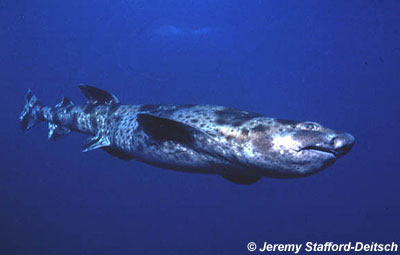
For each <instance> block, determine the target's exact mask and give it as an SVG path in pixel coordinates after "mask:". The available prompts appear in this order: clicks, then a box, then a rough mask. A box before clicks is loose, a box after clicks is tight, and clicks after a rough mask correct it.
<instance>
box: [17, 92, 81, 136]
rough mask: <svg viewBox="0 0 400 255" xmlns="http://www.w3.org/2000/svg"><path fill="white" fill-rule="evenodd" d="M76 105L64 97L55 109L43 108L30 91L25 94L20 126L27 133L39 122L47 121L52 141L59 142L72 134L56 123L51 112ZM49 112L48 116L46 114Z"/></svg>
mask: <svg viewBox="0 0 400 255" xmlns="http://www.w3.org/2000/svg"><path fill="white" fill-rule="evenodd" d="M73 105H74V104H73V103H72V102H71V100H69V99H68V98H66V97H64V98H63V99H62V100H61V102H60V103H58V104H56V105H55V106H54V107H53V108H49V107H43V105H42V104H41V103H40V102H39V100H38V99H37V97H36V96H35V95H33V93H32V91H31V90H30V89H28V91H27V92H26V94H25V105H24V107H23V108H22V111H21V114H20V115H19V120H20V125H21V129H22V131H24V132H25V131H26V130H28V129H31V128H32V127H34V126H35V125H36V124H37V123H38V122H40V121H42V120H45V121H48V122H49V134H48V138H49V139H50V140H57V139H58V138H60V137H63V136H65V135H67V134H69V133H70V132H71V130H70V129H69V128H67V127H64V126H62V125H59V124H57V123H54V122H53V121H54V120H53V119H54V118H53V117H52V116H50V115H52V114H51V111H53V110H55V111H57V110H59V109H64V108H67V107H72V106H73ZM44 112H47V114H44Z"/></svg>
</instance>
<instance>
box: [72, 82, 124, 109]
mask: <svg viewBox="0 0 400 255" xmlns="http://www.w3.org/2000/svg"><path fill="white" fill-rule="evenodd" d="M78 87H79V88H80V89H81V91H82V93H83V94H84V95H85V97H86V98H87V99H88V103H89V104H96V105H98V104H118V103H119V100H118V98H117V97H116V96H114V95H113V94H110V93H108V92H107V91H105V90H102V89H98V88H96V87H93V86H89V85H79V86H78Z"/></svg>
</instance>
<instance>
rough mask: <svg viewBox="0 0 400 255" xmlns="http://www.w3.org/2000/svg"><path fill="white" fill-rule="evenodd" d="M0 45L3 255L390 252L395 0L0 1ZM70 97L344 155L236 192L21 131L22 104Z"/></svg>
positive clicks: (394, 181) (216, 181) (78, 142)
mask: <svg viewBox="0 0 400 255" xmlns="http://www.w3.org/2000/svg"><path fill="white" fill-rule="evenodd" d="M0 38H1V39H0V49H1V54H0V55H1V56H0V80H1V93H0V102H1V128H0V139H1V145H2V146H1V154H0V155H1V168H0V254H2V255H3V254H4V255H11V254H18V255H25V254H40V255H45V254H58V255H61V254H74V255H78V254H107V255H109V254H118V255H121V254H232V255H233V254H249V252H248V251H247V248H246V245H247V243H248V242H250V241H254V242H256V243H257V244H262V242H264V241H266V242H271V243H275V242H279V243H293V242H296V243H303V244H304V243H305V242H307V241H313V242H325V241H334V242H349V241H353V242H355V241H375V242H391V241H399V238H400V231H399V229H400V221H399V215H400V198H399V195H400V186H399V178H400V167H399V165H400V157H399V142H400V139H399V138H400V132H399V130H400V101H399V93H400V89H399V85H400V72H399V70H400V69H399V67H400V2H399V1H390V0H387V1H367V0H359V1H344V0H343V1H342V0H340V1H308V0H307V1H226V0H223V1H204V0H202V1H197V0H194V1H175V0H174V1H161V0H158V1H128V0H115V1H104V0H101V1H27V0H25V1H24V0H20V1H0ZM79 84H91V85H94V86H97V87H101V88H103V89H106V90H108V91H111V92H112V93H114V94H115V95H117V96H118V98H119V99H120V100H121V101H122V102H123V103H127V104H141V103H173V104H178V103H198V104H216V105H224V106H230V107H235V108H240V109H244V110H248V111H252V112H258V113H261V114H264V115H266V116H270V117H278V118H283V119H294V120H312V121H317V122H320V123H322V124H323V125H326V126H328V127H331V128H334V129H337V130H342V131H346V132H349V133H351V134H353V135H354V136H355V138H356V144H355V146H354V148H353V150H352V151H351V152H350V153H349V154H348V155H346V156H344V157H343V158H341V159H339V160H338V161H337V162H336V163H335V164H334V165H333V166H331V167H329V168H327V169H326V170H324V171H322V172H321V173H318V174H316V175H313V176H310V177H307V178H303V179H293V180H280V179H268V178H263V179H262V180H260V181H259V182H257V183H255V184H253V185H250V186H240V185H235V184H233V183H230V182H228V181H226V180H224V179H222V178H221V177H219V176H214V175H200V174H188V173H180V172H174V171H169V170H163V169H159V168H156V167H152V166H148V165H145V164H143V163H139V162H136V161H122V160H118V159H116V158H113V157H111V156H109V155H108V154H106V153H105V152H103V151H101V150H98V151H92V152H88V153H82V152H81V148H82V144H83V143H84V141H85V140H86V139H87V138H88V137H87V136H85V135H82V134H77V133H74V134H70V135H68V136H67V137H65V138H63V139H61V140H59V141H57V142H50V141H48V140H47V132H48V131H47V125H46V124H44V123H43V124H41V125H38V126H37V127H35V128H34V129H32V130H30V131H29V132H28V133H26V134H25V133H22V131H21V130H20V128H19V123H18V114H19V111H20V109H21V106H22V105H23V101H24V100H23V97H24V94H25V92H26V90H27V89H28V88H31V89H32V91H33V92H34V94H35V95H37V96H38V98H39V99H40V101H41V102H42V103H44V104H48V105H55V104H56V103H58V102H59V101H60V100H61V98H62V96H68V97H69V98H71V100H72V101H73V102H74V103H75V104H84V103H85V99H84V97H83V95H81V93H80V91H79V89H78V88H77V85H79ZM253 254H260V253H259V252H256V253H253ZM370 254H372V253H370Z"/></svg>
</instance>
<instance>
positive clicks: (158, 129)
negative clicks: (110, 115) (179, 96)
mask: <svg viewBox="0 0 400 255" xmlns="http://www.w3.org/2000/svg"><path fill="white" fill-rule="evenodd" d="M137 120H138V122H139V124H140V126H141V127H142V128H143V130H144V132H145V133H146V134H147V135H148V136H150V137H152V138H153V139H154V140H155V141H158V142H164V141H173V142H176V143H180V144H185V145H192V144H193V143H194V142H195V136H200V135H201V136H204V135H206V134H204V133H203V132H201V131H200V130H197V129H196V128H194V127H191V126H189V125H186V124H185V123H182V122H178V121H175V120H171V119H166V118H162V117H158V116H154V115H150V114H138V116H137Z"/></svg>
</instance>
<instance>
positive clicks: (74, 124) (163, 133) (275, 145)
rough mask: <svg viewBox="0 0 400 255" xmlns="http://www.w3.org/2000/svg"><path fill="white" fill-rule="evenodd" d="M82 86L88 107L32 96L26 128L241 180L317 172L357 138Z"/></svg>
mask: <svg viewBox="0 0 400 255" xmlns="http://www.w3.org/2000/svg"><path fill="white" fill-rule="evenodd" d="M81 89H82V88H81ZM83 89H86V90H85V91H83V92H84V93H85V95H86V96H87V97H88V98H89V103H88V104H87V105H83V106H74V105H72V103H69V101H68V100H66V101H63V103H62V104H61V103H60V104H59V105H58V106H56V107H46V106H42V105H41V104H40V103H39V102H38V101H37V99H36V97H34V96H33V95H31V94H30V95H27V96H26V100H27V104H26V106H25V108H24V110H23V112H22V113H21V116H20V119H21V125H22V127H23V130H25V129H27V128H29V127H31V126H32V125H31V124H29V123H30V122H29V121H31V120H34V121H35V122H36V121H39V120H40V121H47V122H49V123H51V124H54V125H53V129H54V128H55V131H57V132H58V133H57V134H58V136H62V134H63V132H64V133H65V134H66V133H67V132H66V131H69V130H70V131H76V132H80V133H84V134H88V135H91V136H92V138H90V139H89V140H88V141H87V142H86V143H85V146H84V151H89V150H92V149H96V148H102V149H104V150H105V151H107V152H108V153H110V154H111V155H113V156H117V157H119V158H121V159H137V160H140V161H143V162H146V163H148V164H151V165H155V166H158V167H162V168H168V169H173V170H178V171H187V172H198V173H214V174H220V175H222V176H224V177H225V178H227V179H228V180H231V181H233V182H235V183H242V184H250V183H253V182H255V181H257V180H258V179H259V178H260V177H262V176H269V177H277V178H295V177H301V176H307V175H310V174H313V173H316V172H318V171H320V170H322V169H324V168H325V167H327V166H329V165H331V164H332V163H333V162H334V161H335V160H336V159H337V158H339V157H340V156H342V155H344V154H346V153H347V152H348V151H349V150H350V149H351V147H352V145H353V142H354V138H353V137H352V136H351V135H349V134H347V133H341V132H337V131H334V130H332V129H328V128H325V127H323V126H321V125H320V124H318V123H314V122H297V121H290V120H282V119H274V118H267V117H264V116H262V115H260V114H256V113H250V112H246V111H241V110H238V109H232V108H227V107H223V106H211V105H158V104H147V105H146V104H145V105H123V104H120V103H119V101H118V99H117V98H116V97H115V96H113V95H111V94H108V93H107V92H105V91H102V90H100V92H101V93H100V95H101V97H99V98H100V99H98V98H96V93H97V91H96V90H98V89H96V88H94V87H89V88H83ZM28 93H30V92H28ZM32 98H33V99H32ZM107 100H109V101H107ZM57 128H58V129H57ZM58 136H57V138H58ZM53 137H55V136H54V135H53ZM49 138H50V135H49Z"/></svg>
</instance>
